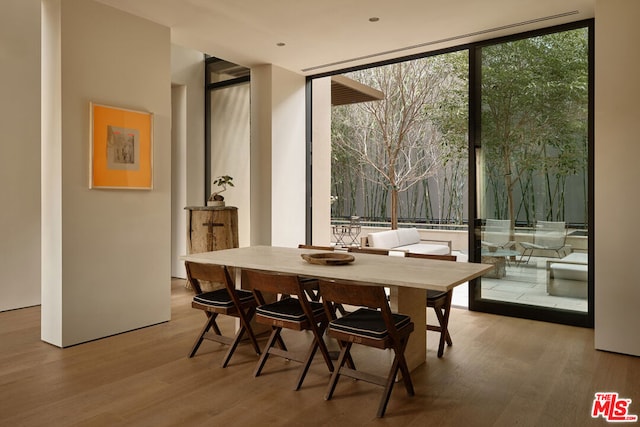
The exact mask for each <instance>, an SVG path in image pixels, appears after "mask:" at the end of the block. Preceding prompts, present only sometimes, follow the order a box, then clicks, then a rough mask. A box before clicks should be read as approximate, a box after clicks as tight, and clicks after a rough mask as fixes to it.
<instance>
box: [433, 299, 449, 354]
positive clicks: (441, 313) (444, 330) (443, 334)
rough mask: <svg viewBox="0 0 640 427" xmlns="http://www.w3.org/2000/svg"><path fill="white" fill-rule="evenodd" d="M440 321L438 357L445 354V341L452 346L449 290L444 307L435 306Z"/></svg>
mask: <svg viewBox="0 0 640 427" xmlns="http://www.w3.org/2000/svg"><path fill="white" fill-rule="evenodd" d="M434 309H435V311H436V316H437V317H438V322H439V323H440V342H439V344H438V357H442V355H443V354H444V343H445V341H446V343H447V345H449V346H452V345H453V341H451V335H449V315H450V313H451V291H449V292H447V296H446V300H445V302H444V307H434Z"/></svg>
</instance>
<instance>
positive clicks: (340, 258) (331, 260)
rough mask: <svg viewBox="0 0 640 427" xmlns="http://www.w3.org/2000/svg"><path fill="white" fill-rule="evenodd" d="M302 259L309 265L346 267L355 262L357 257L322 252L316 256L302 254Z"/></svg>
mask: <svg viewBox="0 0 640 427" xmlns="http://www.w3.org/2000/svg"><path fill="white" fill-rule="evenodd" d="M300 256H301V257H302V259H304V260H305V261H307V262H308V263H309V264H318V265H345V264H349V263H351V262H353V261H354V260H355V257H354V256H353V255H350V254H337V253H331V252H320V253H316V254H301V255H300Z"/></svg>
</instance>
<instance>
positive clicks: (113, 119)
mask: <svg viewBox="0 0 640 427" xmlns="http://www.w3.org/2000/svg"><path fill="white" fill-rule="evenodd" d="M90 108H91V162H90V177H91V178H90V179H91V182H90V183H89V188H112V189H127V190H150V189H152V188H153V114H152V113H148V112H144V111H134V110H127V109H123V108H116V107H109V106H106V105H99V104H94V103H90Z"/></svg>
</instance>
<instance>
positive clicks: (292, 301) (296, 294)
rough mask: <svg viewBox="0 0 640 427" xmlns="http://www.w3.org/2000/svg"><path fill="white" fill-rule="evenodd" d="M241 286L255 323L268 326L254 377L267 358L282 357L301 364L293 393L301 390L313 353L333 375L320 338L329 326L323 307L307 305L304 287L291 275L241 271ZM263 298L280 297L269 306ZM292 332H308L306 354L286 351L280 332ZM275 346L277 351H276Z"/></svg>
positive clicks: (258, 373) (324, 345) (327, 352)
mask: <svg viewBox="0 0 640 427" xmlns="http://www.w3.org/2000/svg"><path fill="white" fill-rule="evenodd" d="M242 274H243V276H242V281H243V284H245V285H246V286H248V288H249V289H251V290H252V291H253V294H254V297H255V300H256V303H257V304H258V307H257V308H256V322H257V323H261V324H264V325H269V326H271V328H272V332H271V335H270V336H269V339H268V340H267V343H266V344H265V346H264V348H263V350H262V355H261V356H260V360H259V361H258V365H257V366H256V368H255V371H254V373H253V375H254V377H258V376H260V373H261V372H262V369H263V368H264V366H265V363H266V362H267V359H268V358H269V356H271V355H273V356H278V357H283V358H285V359H288V360H293V361H296V362H300V363H302V366H301V368H300V372H299V374H298V379H297V380H296V384H295V388H294V390H298V389H300V387H301V386H302V382H303V381H304V378H305V376H306V374H307V371H308V370H309V367H310V366H311V362H312V361H313V357H314V356H315V354H316V351H317V350H318V349H320V353H321V354H322V357H323V358H324V361H325V363H326V365H327V368H328V369H329V372H332V371H333V363H332V362H331V358H330V356H329V351H328V350H327V346H326V344H325V342H324V340H323V339H322V335H323V334H324V331H325V329H326V327H327V324H328V323H329V320H328V318H327V316H326V314H325V312H324V309H323V305H322V304H321V303H319V302H317V301H310V300H309V299H308V296H307V293H306V291H305V285H304V284H303V282H302V281H301V280H300V279H299V278H298V276H295V275H290V274H280V273H271V272H265V271H257V270H247V269H244V270H242ZM265 294H270V295H277V294H281V295H283V296H284V298H280V299H279V300H277V301H275V302H271V303H268V302H267V298H266V297H265ZM283 328H284V329H291V330H295V331H311V332H312V335H313V341H312V342H311V344H310V345H309V347H308V348H307V350H306V351H303V352H300V351H298V352H296V351H291V350H288V349H287V346H286V344H285V342H284V340H283V339H282V335H281V333H282V329H283ZM276 344H277V345H278V346H279V347H280V348H277V347H276Z"/></svg>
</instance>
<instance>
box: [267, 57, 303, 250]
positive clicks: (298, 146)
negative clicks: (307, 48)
mask: <svg viewBox="0 0 640 427" xmlns="http://www.w3.org/2000/svg"><path fill="white" fill-rule="evenodd" d="M272 78H273V80H272V85H273V86H272V88H273V89H272V96H273V98H272V101H271V102H272V104H271V105H272V107H271V114H272V120H273V128H272V136H271V137H272V143H271V145H272V158H271V162H272V170H271V173H272V190H271V191H272V194H271V209H272V218H271V233H272V235H271V243H272V245H274V246H292V247H295V246H297V245H298V244H299V243H304V238H305V224H306V218H305V200H306V176H305V173H306V160H305V159H306V149H305V78H304V77H303V76H300V75H297V74H295V73H292V72H290V71H287V70H284V69H282V68H279V67H275V66H274V67H272Z"/></svg>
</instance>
